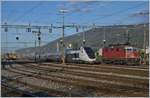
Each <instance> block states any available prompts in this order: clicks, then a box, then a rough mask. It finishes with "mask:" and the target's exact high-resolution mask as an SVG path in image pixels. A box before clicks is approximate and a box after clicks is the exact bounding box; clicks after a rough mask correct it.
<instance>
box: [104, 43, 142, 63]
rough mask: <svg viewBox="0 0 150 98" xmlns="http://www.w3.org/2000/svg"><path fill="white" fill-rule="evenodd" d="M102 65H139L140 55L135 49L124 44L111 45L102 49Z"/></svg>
mask: <svg viewBox="0 0 150 98" xmlns="http://www.w3.org/2000/svg"><path fill="white" fill-rule="evenodd" d="M102 61H103V62H104V63H114V64H127V65H135V64H140V55H139V51H138V49H137V48H135V47H133V46H131V45H126V44H112V45H109V46H108V47H104V48H103V49H102Z"/></svg>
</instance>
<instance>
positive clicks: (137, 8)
mask: <svg viewBox="0 0 150 98" xmlns="http://www.w3.org/2000/svg"><path fill="white" fill-rule="evenodd" d="M1 5H2V7H1V20H2V24H3V23H4V22H7V24H12V25H13V24H17V25H20V24H26V25H27V24H29V23H30V24H31V25H50V24H53V25H57V26H61V25H62V15H60V13H59V11H60V10H61V9H65V10H67V13H65V24H72V23H75V24H80V25H92V24H96V25H101V26H103V25H116V24H138V23H148V16H138V17H133V15H134V14H135V13H139V12H143V11H148V10H149V9H148V8H149V3H148V1H84V2H83V1H80V2H79V1H78V2H77V1H74V0H73V1H3V2H2V3H1ZM80 31H82V30H80ZM61 32H62V31H61V29H53V32H52V33H48V30H42V36H41V40H42V45H44V44H46V43H48V42H50V41H53V40H55V39H57V38H60V37H61ZM76 33H77V32H76V30H75V29H74V28H67V29H65V36H69V35H72V34H76ZM16 36H17V37H19V40H16ZM34 41H35V36H34V35H33V34H32V33H28V32H26V31H25V29H9V31H8V32H7V33H6V32H4V31H3V30H2V33H1V42H2V43H1V45H2V51H10V50H11V51H13V50H15V49H18V48H27V47H33V46H34ZM6 42H7V44H6ZM25 42H27V44H25ZM6 47H8V48H6Z"/></svg>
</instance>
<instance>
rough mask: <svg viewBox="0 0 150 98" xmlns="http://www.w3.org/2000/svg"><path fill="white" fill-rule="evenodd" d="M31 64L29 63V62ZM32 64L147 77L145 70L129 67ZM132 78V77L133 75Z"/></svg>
mask: <svg viewBox="0 0 150 98" xmlns="http://www.w3.org/2000/svg"><path fill="white" fill-rule="evenodd" d="M30 64H31V63H30ZM32 65H37V66H42V67H47V68H48V67H52V66H53V67H58V68H67V69H76V70H86V71H94V72H105V73H106V74H107V73H110V72H112V73H116V74H117V73H119V74H118V75H120V74H124V75H133V76H134V75H135V76H141V77H148V75H149V74H148V73H149V72H148V71H147V70H146V71H145V70H134V71H133V70H130V69H121V68H120V69H118V68H111V67H100V66H99V67H93V66H92V67H89V66H80V65H78V66H77V65H62V64H43V63H42V64H33V63H32ZM90 66H91V65H90ZM133 78H134V77H133Z"/></svg>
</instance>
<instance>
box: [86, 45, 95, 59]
mask: <svg viewBox="0 0 150 98" xmlns="http://www.w3.org/2000/svg"><path fill="white" fill-rule="evenodd" d="M84 49H85V51H86V53H87V55H88V56H89V58H91V59H94V58H95V54H94V51H93V50H92V49H91V48H89V47H84Z"/></svg>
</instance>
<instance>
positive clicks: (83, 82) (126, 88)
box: [9, 64, 148, 95]
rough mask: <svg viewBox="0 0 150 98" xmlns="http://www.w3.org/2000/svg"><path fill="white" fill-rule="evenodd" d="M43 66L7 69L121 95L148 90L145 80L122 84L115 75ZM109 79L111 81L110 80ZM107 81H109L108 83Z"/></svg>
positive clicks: (31, 65) (29, 65)
mask: <svg viewBox="0 0 150 98" xmlns="http://www.w3.org/2000/svg"><path fill="white" fill-rule="evenodd" d="M44 66H45V65H43V66H39V65H38V66H35V65H34V64H28V65H23V67H26V68H19V69H18V68H17V69H13V70H12V69H11V70H9V71H11V72H14V73H18V74H24V75H28V74H30V75H29V76H33V77H36V78H42V79H46V80H51V81H55V82H59V83H63V84H65V85H66V84H69V85H74V86H79V87H84V88H92V89H95V90H98V91H101V92H106V91H107V92H112V91H115V92H118V93H119V94H122V95H124V94H125V95H127V93H129V92H136V91H138V94H140V93H141V92H147V90H148V89H147V83H146V84H144V83H145V82H143V83H142V82H139V83H138V84H136V85H139V84H140V85H141V84H142V85H143V84H144V86H133V85H128V84H125V83H124V85H122V84H119V83H118V84H117V82H116V81H114V80H118V79H119V78H115V77H111V76H110V77H108V76H98V75H95V74H92V73H87V72H86V73H83V72H79V70H78V72H77V71H74V72H72V70H71V68H70V69H68V70H66V68H64V66H62V67H59V66H57V68H58V67H59V68H58V69H56V68H52V67H54V66H50V65H49V68H45V67H44ZM55 67H56V66H55ZM54 69H55V70H54ZM19 70H20V71H19ZM31 70H32V71H31ZM33 70H34V71H33ZM73 70H74V69H73ZM83 70H85V69H82V71H83ZM42 71H43V72H45V73H48V72H55V71H57V73H59V74H58V75H56V74H51V73H50V74H43V73H40V72H42ZM59 71H60V72H59ZM38 72H39V73H38ZM62 74H63V75H64V76H63V75H62ZM67 74H69V75H67ZM85 77H87V78H88V79H86V78H85ZM91 77H92V78H91ZM109 78H110V79H109ZM93 79H95V80H96V81H95V80H94V81H93ZM98 79H99V80H98ZM111 79H112V81H113V82H110V81H111ZM102 80H103V81H102ZM104 80H105V81H104ZM106 80H107V81H106ZM125 80H127V79H124V78H122V80H121V81H125ZM108 81H109V83H108ZM138 81H140V80H137V81H134V79H132V80H131V81H130V82H138ZM142 81H143V80H142ZM115 82H116V83H115ZM130 82H129V81H128V83H129V84H130ZM96 84H97V85H96ZM113 89H114V90H113ZM115 92H114V93H115ZM135 95H136V94H135Z"/></svg>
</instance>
